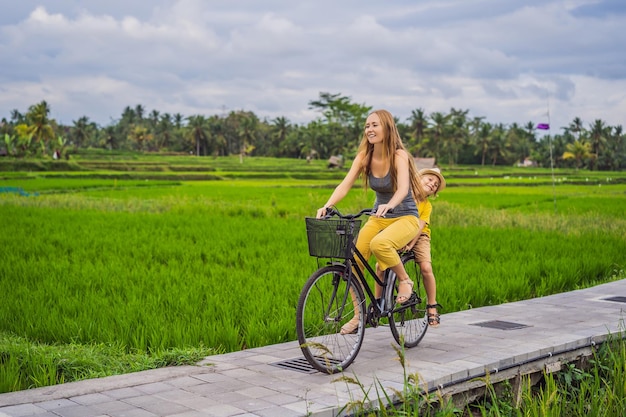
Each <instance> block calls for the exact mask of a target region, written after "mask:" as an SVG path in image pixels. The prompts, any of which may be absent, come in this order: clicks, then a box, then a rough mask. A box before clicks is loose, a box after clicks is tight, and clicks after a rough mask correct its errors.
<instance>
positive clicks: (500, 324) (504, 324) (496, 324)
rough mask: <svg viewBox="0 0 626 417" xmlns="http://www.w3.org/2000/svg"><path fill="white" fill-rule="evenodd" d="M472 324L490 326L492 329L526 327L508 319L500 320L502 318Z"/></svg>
mask: <svg viewBox="0 0 626 417" xmlns="http://www.w3.org/2000/svg"><path fill="white" fill-rule="evenodd" d="M472 325H473V326H480V327H490V328H492V329H498V330H516V329H523V328H524V327H528V326H527V325H525V324H520V323H512V322H510V321H502V320H491V321H483V322H482V323H472Z"/></svg>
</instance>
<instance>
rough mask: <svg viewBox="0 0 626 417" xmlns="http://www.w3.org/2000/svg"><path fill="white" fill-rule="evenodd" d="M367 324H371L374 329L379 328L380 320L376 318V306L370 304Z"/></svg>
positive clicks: (366, 319)
mask: <svg viewBox="0 0 626 417" xmlns="http://www.w3.org/2000/svg"><path fill="white" fill-rule="evenodd" d="M365 323H367V324H369V325H370V326H372V327H378V318H377V317H376V314H375V310H374V306H373V305H372V304H370V305H369V307H368V308H367V314H366V317H365Z"/></svg>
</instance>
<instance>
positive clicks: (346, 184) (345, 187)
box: [317, 152, 364, 219]
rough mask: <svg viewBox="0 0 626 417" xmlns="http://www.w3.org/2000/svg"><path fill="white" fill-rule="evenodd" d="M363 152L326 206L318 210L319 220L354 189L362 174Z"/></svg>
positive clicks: (356, 158)
mask: <svg viewBox="0 0 626 417" xmlns="http://www.w3.org/2000/svg"><path fill="white" fill-rule="evenodd" d="M363 157H364V154H363V152H359V154H358V155H357V156H356V157H355V158H354V161H352V166H351V167H350V170H349V171H348V173H347V174H346V176H345V177H344V179H343V180H342V181H341V183H339V185H338V186H337V187H336V188H335V191H333V193H332V194H331V195H330V197H329V198H328V201H326V204H324V206H323V207H322V208H320V209H319V210H317V218H318V219H319V218H321V217H324V216H325V215H326V209H328V207H330V206H334V205H335V204H337V203H339V202H340V201H341V200H342V199H343V198H344V197H345V196H346V195H347V194H348V191H350V189H351V188H352V186H353V185H354V183H355V181H356V180H357V178H359V173H360V172H361V165H362V164H363Z"/></svg>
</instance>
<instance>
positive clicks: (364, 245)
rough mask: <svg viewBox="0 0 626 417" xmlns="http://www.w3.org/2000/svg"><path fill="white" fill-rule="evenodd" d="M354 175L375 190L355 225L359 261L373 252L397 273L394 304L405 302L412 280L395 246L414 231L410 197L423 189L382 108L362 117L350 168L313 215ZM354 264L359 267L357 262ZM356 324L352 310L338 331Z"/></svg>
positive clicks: (334, 199)
mask: <svg viewBox="0 0 626 417" xmlns="http://www.w3.org/2000/svg"><path fill="white" fill-rule="evenodd" d="M360 176H362V177H363V182H364V187H365V188H367V186H368V185H369V186H370V187H371V188H372V190H374V191H375V192H376V203H375V204H374V212H375V213H374V215H372V216H370V217H369V219H368V220H367V222H366V223H365V225H364V226H363V227H362V228H361V231H360V233H359V237H358V239H357V243H356V246H357V248H358V249H359V251H360V252H361V253H362V254H363V256H364V257H365V259H369V258H370V257H371V255H372V254H373V255H374V256H375V257H376V260H377V261H378V264H379V265H380V267H381V269H382V270H385V269H387V268H391V270H392V271H393V272H394V273H395V274H396V275H397V276H398V280H399V286H398V297H397V299H396V302H398V303H405V302H406V301H408V300H409V298H410V297H411V294H412V293H413V281H411V279H410V278H409V275H408V274H407V273H406V271H405V269H404V266H403V265H402V262H401V261H400V256H399V255H398V250H399V249H401V248H403V247H404V246H406V244H407V243H409V242H410V241H411V239H413V237H415V235H416V234H417V232H418V230H419V221H418V220H419V215H418V212H417V204H416V200H418V201H422V200H424V199H425V198H426V193H425V192H424V189H423V188H422V186H421V184H420V181H419V175H418V173H417V170H416V169H415V164H414V162H413V158H412V157H411V155H409V153H408V152H407V150H406V148H405V147H404V145H403V143H402V140H401V139H400V135H399V134H398V129H397V127H396V124H395V122H394V120H393V116H392V115H391V113H389V112H388V111H387V110H376V111H374V112H372V113H370V114H369V115H368V117H367V120H366V121H365V129H364V132H363V139H362V140H361V144H360V145H359V149H358V151H357V155H356V157H355V158H354V161H353V162H352V166H351V167H350V170H349V171H348V173H347V174H346V176H345V178H344V179H343V181H341V183H340V184H339V185H338V186H337V188H335V190H334V191H333V193H332V195H331V196H330V198H329V199H328V201H327V202H326V204H324V206H323V207H322V208H320V209H319V210H317V218H321V217H324V216H325V215H326V210H327V209H328V207H331V206H334V205H335V204H337V203H338V202H339V201H341V200H342V199H343V198H344V197H345V196H346V195H347V194H348V191H350V189H351V188H352V186H353V185H354V183H355V181H356V180H357V178H358V177H360ZM358 263H359V267H360V268H361V269H363V265H362V264H361V261H360V260H358ZM380 293H381V288H380V287H379V286H378V285H376V294H375V295H376V298H380V296H381V294H380ZM358 325H359V319H358V314H357V315H355V317H354V318H352V320H350V321H349V322H348V323H346V324H345V325H344V326H343V327H342V328H341V334H349V333H353V332H355V331H356V329H357V328H358Z"/></svg>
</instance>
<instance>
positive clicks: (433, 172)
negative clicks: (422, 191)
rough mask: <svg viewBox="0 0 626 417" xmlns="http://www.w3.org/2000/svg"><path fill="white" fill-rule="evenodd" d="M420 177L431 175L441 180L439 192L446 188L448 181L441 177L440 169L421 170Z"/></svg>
mask: <svg viewBox="0 0 626 417" xmlns="http://www.w3.org/2000/svg"><path fill="white" fill-rule="evenodd" d="M419 174H420V175H426V174H431V175H434V176H436V177H437V178H439V188H437V192H439V191H441V190H443V189H444V188H446V179H445V178H444V177H443V175H441V171H440V170H439V168H424V169H420V170H419Z"/></svg>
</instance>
